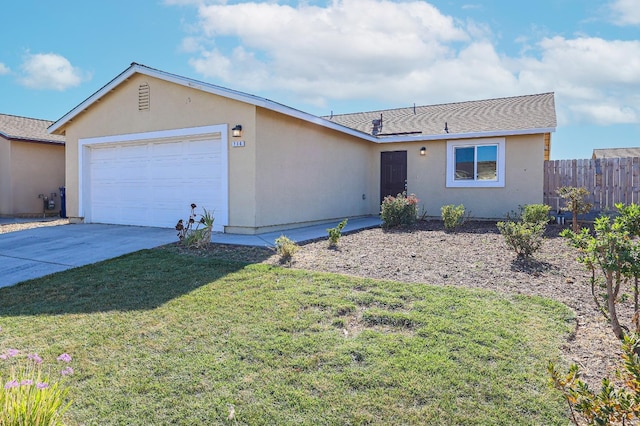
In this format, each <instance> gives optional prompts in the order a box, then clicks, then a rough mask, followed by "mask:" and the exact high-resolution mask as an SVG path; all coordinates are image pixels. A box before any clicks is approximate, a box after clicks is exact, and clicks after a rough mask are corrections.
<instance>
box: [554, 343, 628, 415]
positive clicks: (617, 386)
mask: <svg viewBox="0 0 640 426" xmlns="http://www.w3.org/2000/svg"><path fill="white" fill-rule="evenodd" d="M639 349H640V339H639V337H638V335H637V334H636V335H633V336H625V337H624V341H623V344H622V352H623V353H622V359H623V365H624V370H623V371H617V372H616V376H617V377H616V380H614V381H612V380H611V379H609V378H606V377H605V378H603V379H602V386H601V387H600V392H598V393H595V392H593V391H592V390H591V389H590V388H589V385H588V384H587V383H585V382H584V381H582V380H581V379H580V369H579V368H578V366H577V365H576V364H573V365H571V367H570V368H569V371H568V373H567V374H566V375H564V374H561V373H560V372H559V371H558V369H557V368H556V366H555V365H554V364H553V363H552V362H550V363H549V367H548V370H549V374H550V376H551V384H552V385H553V387H554V388H556V389H557V390H559V391H560V392H561V393H562V396H563V397H564V399H565V401H567V404H568V406H569V410H570V412H571V421H572V422H573V424H575V425H576V426H579V425H580V424H589V425H612V424H616V425H619V424H622V425H625V424H629V425H631V424H634V425H635V424H638V423H637V422H638V420H640V417H639V416H640V358H638V354H637V352H638V350H639ZM580 421H581V422H582V423H581V422H580Z"/></svg>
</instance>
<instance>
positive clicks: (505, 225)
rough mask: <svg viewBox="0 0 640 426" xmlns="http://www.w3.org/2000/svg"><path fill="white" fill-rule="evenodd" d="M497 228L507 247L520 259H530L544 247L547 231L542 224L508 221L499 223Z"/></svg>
mask: <svg viewBox="0 0 640 426" xmlns="http://www.w3.org/2000/svg"><path fill="white" fill-rule="evenodd" d="M496 226H497V227H498V230H499V231H500V233H501V234H502V236H503V237H504V240H505V242H506V243H507V246H509V247H510V248H512V249H513V250H514V251H515V252H516V254H517V256H518V257H520V258H524V259H528V258H530V257H531V256H532V255H533V254H534V253H535V252H536V251H538V250H539V249H540V247H541V246H542V236H543V234H544V230H545V226H544V225H543V224H542V223H539V222H538V223H530V222H514V221H506V222H498V223H497V224H496Z"/></svg>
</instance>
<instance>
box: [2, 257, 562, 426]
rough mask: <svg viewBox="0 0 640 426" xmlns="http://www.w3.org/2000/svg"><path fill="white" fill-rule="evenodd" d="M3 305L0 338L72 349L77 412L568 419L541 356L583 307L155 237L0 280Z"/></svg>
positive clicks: (363, 420) (124, 416)
mask: <svg viewBox="0 0 640 426" xmlns="http://www.w3.org/2000/svg"><path fill="white" fill-rule="evenodd" d="M0 315H1V316H0V326H2V332H1V333H0V352H1V351H4V350H6V349H7V348H18V349H21V350H23V351H24V352H38V353H39V354H40V355H41V356H42V357H43V358H49V359H50V358H55V356H57V355H58V354H60V353H62V352H67V353H69V354H71V355H72V357H73V361H72V365H73V368H74V370H75V374H74V375H73V376H70V384H71V393H70V395H71V398H72V399H73V405H72V406H71V408H70V410H69V411H68V414H67V420H68V423H69V424H100V425H109V424H123V425H124V424H127V425H129V424H145V425H146V424H153V425H159V424H185V425H193V424H207V425H209V424H236V422H237V424H251V425H259V424H269V425H273V424H291V425H294V424H295V425H298V424H308V425H318V424H340V425H347V424H373V423H376V424H381V423H382V424H464V425H474V424H476V425H488V424H510V425H514V424H523V425H524V424H527V425H530V424H545V425H548V424H566V422H567V417H566V415H567V412H566V409H565V406H564V405H563V403H562V401H561V399H560V398H559V395H558V394H557V393H556V392H554V391H553V390H552V389H550V388H549V387H548V385H547V375H546V363H547V362H548V360H550V359H553V360H557V358H558V357H559V356H560V350H559V348H560V345H561V344H562V340H563V339H566V335H567V333H568V332H569V331H570V328H571V321H570V319H571V318H572V312H571V311H570V310H569V309H568V308H566V307H564V305H562V304H560V303H557V302H554V301H550V300H547V299H542V298H536V297H525V296H521V297H517V296H512V297H509V296H504V295H498V294H496V293H492V292H488V291H480V290H465V289H456V288H449V287H435V286H428V285H419V284H403V283H396V282H390V281H376V280H370V279H361V278H352V277H345V276H341V275H334V274H326V273H312V272H304V271H294V270H289V269H286V268H280V267H274V266H269V265H258V264H256V265H244V264H240V263H233V262H226V261H222V260H211V259H206V258H204V257H197V256H190V255H189V254H180V253H177V252H176V251H175V250H169V249H157V250H148V251H142V252H138V253H134V254H131V255H128V256H124V257H121V258H118V259H114V260H111V261H107V262H103V263H100V264H97V265H92V266H87V267H83V268H78V269H74V270H70V271H66V272H62V273H59V274H56V275H53V276H50V277H45V278H42V279H39V280H34V281H31V282H29V283H27V284H23V285H18V286H16V287H9V288H4V289H1V290H0ZM231 406H233V408H234V410H235V418H234V419H233V420H231V421H230V420H228V416H229V410H230V407H231Z"/></svg>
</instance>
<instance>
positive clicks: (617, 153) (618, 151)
mask: <svg viewBox="0 0 640 426" xmlns="http://www.w3.org/2000/svg"><path fill="white" fill-rule="evenodd" d="M629 157H640V147H630V148H600V149H594V150H593V155H592V156H591V159H593V160H597V159H600V158H629Z"/></svg>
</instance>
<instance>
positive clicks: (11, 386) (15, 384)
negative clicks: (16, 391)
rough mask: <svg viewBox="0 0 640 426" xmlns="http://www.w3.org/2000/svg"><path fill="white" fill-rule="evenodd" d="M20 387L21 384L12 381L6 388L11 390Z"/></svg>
mask: <svg viewBox="0 0 640 426" xmlns="http://www.w3.org/2000/svg"><path fill="white" fill-rule="evenodd" d="M18 386H20V383H18V381H17V380H11V381H10V382H7V384H6V385H4V388H5V389H11V388H17V387H18Z"/></svg>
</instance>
